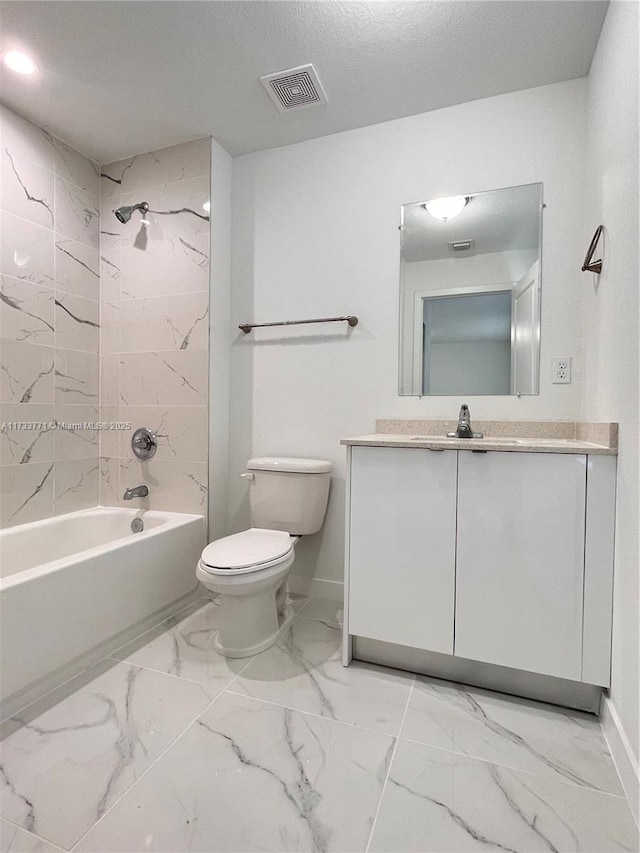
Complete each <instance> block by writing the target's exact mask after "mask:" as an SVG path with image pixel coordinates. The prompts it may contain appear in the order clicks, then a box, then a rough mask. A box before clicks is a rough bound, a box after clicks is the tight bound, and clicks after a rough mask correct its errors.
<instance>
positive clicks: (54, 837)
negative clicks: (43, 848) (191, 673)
mask: <svg viewBox="0 0 640 853" xmlns="http://www.w3.org/2000/svg"><path fill="white" fill-rule="evenodd" d="M96 671H101V674H100V675H98V677H97V678H95V679H94V680H93V681H90V682H89V683H88V684H86V685H85V686H84V687H82V688H81V689H80V690H78V691H77V692H76V693H73V694H72V695H71V696H69V697H68V698H66V699H64V700H63V701H61V702H60V703H59V704H57V705H55V706H54V707H52V708H50V709H49V710H47V711H45V712H44V713H43V714H42V715H40V716H39V717H36V718H35V719H27V720H25V725H24V726H23V727H22V728H20V729H18V730H17V731H15V732H14V733H13V734H10V735H9V736H8V737H7V738H6V739H5V740H4V741H3V742H2V744H0V813H1V814H2V816H3V817H6V818H7V819H9V820H10V821H12V822H13V823H15V824H18V825H19V826H21V827H22V828H24V829H26V830H28V831H30V832H33V833H35V834H36V835H39V836H41V837H43V838H45V839H47V840H48V841H52V842H53V843H55V844H58V845H60V846H61V847H66V848H69V847H71V846H72V845H73V844H74V843H75V842H76V841H78V839H79V838H80V837H81V836H82V835H83V834H84V833H85V832H86V831H87V830H88V829H89V828H90V827H91V826H93V824H94V823H95V822H96V821H97V820H98V819H99V818H100V817H101V816H102V815H103V814H104V812H105V811H106V810H107V809H108V808H109V806H110V805H112V804H113V803H114V802H115V801H116V800H117V799H118V797H120V796H121V794H123V793H124V791H126V789H127V788H128V787H129V786H130V785H132V784H133V782H135V780H136V779H137V778H138V777H139V776H140V774H141V773H142V772H143V771H144V770H145V769H147V768H148V767H149V765H150V764H152V763H153V761H154V760H155V759H156V758H157V757H158V756H159V755H160V754H161V753H162V752H163V751H164V750H165V749H166V748H167V747H168V746H169V745H170V744H171V742H172V741H173V740H174V739H175V738H176V737H177V736H178V735H179V734H180V733H181V732H182V731H184V729H185V728H186V727H187V726H188V725H189V724H190V723H191V722H192V721H193V720H194V719H195V718H196V717H197V716H198V714H200V713H201V712H202V711H203V710H204V709H205V708H206V706H207V705H208V704H209V703H210V701H211V694H210V693H209V692H207V691H204V690H203V689H202V688H201V687H200V685H198V684H194V683H192V682H187V681H180V680H178V679H176V678H171V677H169V676H167V675H162V674H160V673H156V672H149V671H147V670H144V669H138V668H137V667H133V666H129V665H127V664H124V663H118V664H115V665H114V666H113V667H112V668H110V669H108V670H106V671H104V666H102V667H97V668H96Z"/></svg>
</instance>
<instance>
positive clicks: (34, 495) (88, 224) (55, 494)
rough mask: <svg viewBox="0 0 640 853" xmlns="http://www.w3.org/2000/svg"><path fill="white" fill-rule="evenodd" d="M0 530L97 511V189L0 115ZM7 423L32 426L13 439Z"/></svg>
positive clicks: (70, 154)
mask: <svg viewBox="0 0 640 853" xmlns="http://www.w3.org/2000/svg"><path fill="white" fill-rule="evenodd" d="M0 142H1V144H0V160H1V163H0V168H1V175H0V180H1V183H0V188H1V191H0V220H1V221H0V274H1V284H0V367H1V370H0V374H1V375H0V423H1V424H3V425H4V428H3V429H2V430H1V431H0V466H1V467H0V527H7V526H11V525H15V524H21V523H24V522H27V521H34V520H37V519H41V518H47V517H49V516H52V515H59V514H60V513H65V512H72V511H74V510H77V509H83V508H85V507H88V506H94V505H95V504H96V503H97V502H98V433H97V431H96V430H94V429H84V428H81V429H56V430H53V429H50V428H49V425H50V424H51V423H52V422H54V421H57V422H59V423H60V422H63V423H67V424H69V423H71V424H80V423H82V422H95V421H97V420H98V402H99V401H98V390H99V387H98V386H99V356H98V348H99V332H100V328H99V323H100V302H99V300H100V279H99V254H98V245H99V224H98V220H99V202H98V198H99V195H98V194H99V177H98V167H97V166H96V165H95V164H94V163H92V162H91V161H90V160H88V159H87V158H86V157H83V156H82V155H81V154H79V153H78V152H77V151H74V150H73V149H71V148H69V147H68V146H67V145H65V144H64V143H62V142H60V140H58V139H54V138H53V137H52V136H50V135H49V134H47V133H46V132H44V131H43V130H41V129H40V128H39V127H37V126H36V125H34V124H32V123H31V122H28V121H26V120H25V119H23V118H21V117H20V116H18V115H16V114H15V113H13V112H12V111H11V110H9V109H7V108H6V107H4V106H2V105H0ZM12 422H19V423H22V422H26V423H30V424H35V427H34V428H31V429H15V428H14V429H11V428H10V427H11V425H12Z"/></svg>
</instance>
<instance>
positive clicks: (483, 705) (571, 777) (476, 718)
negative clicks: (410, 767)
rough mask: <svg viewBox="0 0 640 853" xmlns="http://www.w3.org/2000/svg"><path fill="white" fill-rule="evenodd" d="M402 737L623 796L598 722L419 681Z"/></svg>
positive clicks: (512, 699) (564, 711)
mask: <svg viewBox="0 0 640 853" xmlns="http://www.w3.org/2000/svg"><path fill="white" fill-rule="evenodd" d="M400 736H401V737H402V738H403V739H404V738H406V739H408V740H415V741H418V742H420V743H424V744H427V745H429V746H436V747H439V748H441V749H449V750H453V751H454V752H460V753H464V754H466V755H471V756H474V757H475V758H482V759H485V760H487V761H493V762H495V763H497V764H503V765H505V766H507V767H513V768H515V769H519V770H528V771H531V772H533V773H538V774H541V775H543V776H546V777H549V778H551V779H556V780H559V781H563V780H564V781H566V782H571V783H573V784H575V785H585V786H587V787H591V788H597V789H599V790H602V791H608V792H609V793H613V794H621V793H622V788H621V786H620V781H619V779H618V776H617V773H616V770H615V767H614V765H613V761H612V759H611V756H610V754H609V751H608V749H607V745H606V743H605V740H604V737H603V734H602V729H601V728H600V724H599V722H598V720H597V719H596V717H593V716H591V715H589V714H582V713H580V712H579V711H570V710H567V709H564V708H557V707H554V706H553V705H545V704H543V703H541V702H533V701H527V700H525V699H518V698H517V697H515V696H506V695H503V694H500V693H492V692H490V691H487V690H479V689H475V688H470V687H466V686H464V685H461V684H455V683H454V682H449V681H439V680H437V679H431V678H421V677H417V678H416V682H415V686H414V690H413V693H412V695H411V701H410V702H409V707H408V709H407V714H406V717H405V720H404V724H403V726H402V732H401V734H400Z"/></svg>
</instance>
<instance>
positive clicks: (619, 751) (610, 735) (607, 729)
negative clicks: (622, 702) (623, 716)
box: [600, 696, 640, 826]
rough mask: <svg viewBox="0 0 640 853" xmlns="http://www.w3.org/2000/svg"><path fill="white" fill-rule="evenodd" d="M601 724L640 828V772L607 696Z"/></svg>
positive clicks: (601, 713)
mask: <svg viewBox="0 0 640 853" xmlns="http://www.w3.org/2000/svg"><path fill="white" fill-rule="evenodd" d="M600 723H601V725H602V731H603V732H604V737H605V740H606V741H607V746H608V747H609V751H610V752H611V755H612V757H613V762H614V764H615V765H616V770H617V771H618V775H619V776H620V780H621V782H622V787H623V788H624V791H625V794H626V795H627V799H628V800H629V805H630V806H631V811H632V812H633V817H634V819H635V822H636V823H637V824H638V825H639V826H640V772H639V770H638V762H637V761H636V759H635V756H634V754H633V751H632V749H631V745H630V744H629V739H628V738H627V735H626V733H625V730H624V729H623V727H622V723H621V722H620V717H619V716H618V712H617V711H616V709H615V706H614V705H613V703H612V701H611V699H610V698H609V697H608V696H605V698H604V701H603V703H602V709H601V711H600Z"/></svg>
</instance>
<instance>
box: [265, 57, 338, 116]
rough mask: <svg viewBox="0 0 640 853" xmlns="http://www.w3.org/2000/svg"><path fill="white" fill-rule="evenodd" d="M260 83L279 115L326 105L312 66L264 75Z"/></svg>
mask: <svg viewBox="0 0 640 853" xmlns="http://www.w3.org/2000/svg"><path fill="white" fill-rule="evenodd" d="M260 82H261V83H262V85H263V86H264V88H265V89H266V90H267V93H268V95H269V97H270V98H271V100H272V101H273V103H274V104H275V105H276V107H277V108H278V109H279V110H280V112H281V113H288V112H289V111H290V110H302V109H305V108H306V107H313V106H314V105H315V104H326V103H327V96H326V94H325V91H324V89H323V88H322V83H321V82H320V80H319V79H318V75H317V74H316V70H315V68H314V67H313V65H301V66H300V67H299V68H289V70H288V71H277V72H276V73H275V74H265V75H264V76H263V77H261V78H260Z"/></svg>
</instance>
